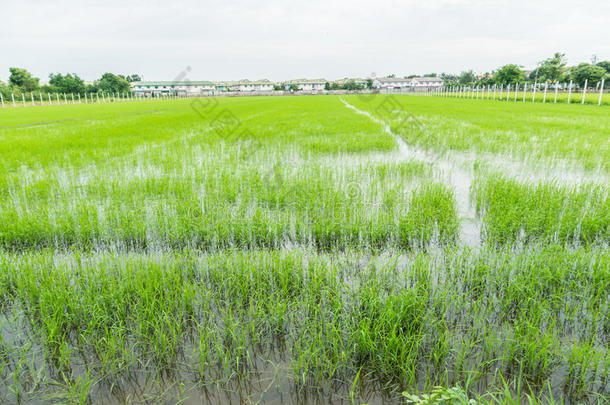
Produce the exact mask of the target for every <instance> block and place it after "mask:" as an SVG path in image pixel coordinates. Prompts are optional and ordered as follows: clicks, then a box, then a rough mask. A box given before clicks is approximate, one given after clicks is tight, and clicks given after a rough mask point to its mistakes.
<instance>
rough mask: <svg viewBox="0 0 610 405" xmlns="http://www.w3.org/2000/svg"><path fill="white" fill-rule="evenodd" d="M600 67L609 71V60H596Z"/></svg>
mask: <svg viewBox="0 0 610 405" xmlns="http://www.w3.org/2000/svg"><path fill="white" fill-rule="evenodd" d="M595 66H598V67H600V68H604V69H605V70H606V73H610V61H607V60H605V61H603V62H597V65H595Z"/></svg>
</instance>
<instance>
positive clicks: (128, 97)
mask: <svg viewBox="0 0 610 405" xmlns="http://www.w3.org/2000/svg"><path fill="white" fill-rule="evenodd" d="M597 84H598V85H599V96H598V99H597V105H598V106H601V105H602V103H603V97H604V84H605V80H604V79H602V80H601V82H599V83H597ZM548 85H549V84H548V83H545V84H544V93H543V96H542V103H546V100H547V92H548ZM540 86H541V83H534V85H533V86H532V90H531V94H532V102H536V93H537V90H538V89H539V87H540ZM587 89H588V80H585V85H584V86H583V89H582V98H581V100H580V104H585V101H586V97H587ZM498 90H499V97H498ZM511 90H512V91H513V92H514V97H513V100H514V102H517V100H518V93H519V92H521V91H523V97H522V99H521V102H523V103H525V102H526V100H527V95H528V84H527V83H524V85H523V87H522V88H520V86H519V84H518V83H517V84H514V87H511V84H507V85H506V89H505V88H504V85H500V86H499V89H498V85H497V84H494V85H493V86H492V85H483V86H439V87H427V88H418V89H417V88H416V89H413V88H405V89H366V90H355V91H352V90H330V91H326V90H325V91H309V92H308V91H298V92H292V91H283V90H279V91H265V92H261V91H254V92H218V93H216V92H210V93H207V94H163V93H146V94H143V93H135V92H123V93H118V92H112V93H111V92H99V93H84V94H83V97H81V93H76V97H75V95H74V93H70V101H68V94H67V93H63V97H60V93H54V94H55V97H52V95H51V94H52V93H47V96H48V97H47V98H48V101H46V103H45V100H44V99H43V97H42V92H39V94H38V97H37V99H38V101H37V100H36V98H35V97H34V93H33V92H30V97H29V99H30V104H29V106H47V105H49V106H52V105H67V104H72V105H75V104H83V103H84V104H105V103H118V102H128V101H131V102H133V101H155V100H182V99H192V98H202V97H246V96H286V95H291V96H295V95H331V94H342V95H343V94H408V95H417V96H439V97H444V98H467V99H476V100H500V101H508V102H509V101H510V100H511ZM554 90H555V96H554V99H553V103H555V104H556V103H557V102H558V100H559V99H558V95H559V93H560V91H559V86H558V85H557V84H555V86H554ZM572 90H573V82H572V81H570V83H569V84H568V86H567V104H571V101H572ZM505 93H506V96H505V95H504V94H505ZM561 93H565V90H562V92H561ZM100 95H101V98H100ZM592 96H593V97H595V96H594V94H592ZM53 99H55V102H54V101H53ZM62 99H63V102H62ZM21 102H22V105H23V106H24V107H27V106H28V104H27V103H26V100H25V93H21ZM11 103H12V106H13V107H17V103H16V101H15V94H14V93H11ZM594 103H595V101H593V102H592V103H590V104H594ZM7 105H8V103H6V102H5V100H4V95H3V94H2V93H0V106H1V108H5V107H7Z"/></svg>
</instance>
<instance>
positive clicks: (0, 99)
mask: <svg viewBox="0 0 610 405" xmlns="http://www.w3.org/2000/svg"><path fill="white" fill-rule="evenodd" d="M0 101H1V102H2V108H4V96H3V95H2V93H0Z"/></svg>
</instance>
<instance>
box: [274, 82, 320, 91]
mask: <svg viewBox="0 0 610 405" xmlns="http://www.w3.org/2000/svg"><path fill="white" fill-rule="evenodd" d="M283 84H284V89H286V90H290V86H291V85H293V84H294V85H296V86H297V87H298V88H299V90H302V91H322V90H324V87H325V86H326V79H296V80H289V81H287V82H284V83H283Z"/></svg>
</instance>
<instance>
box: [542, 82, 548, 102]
mask: <svg viewBox="0 0 610 405" xmlns="http://www.w3.org/2000/svg"><path fill="white" fill-rule="evenodd" d="M548 87H549V82H545V83H544V96H542V104H544V103H546V90H547V89H548Z"/></svg>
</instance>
